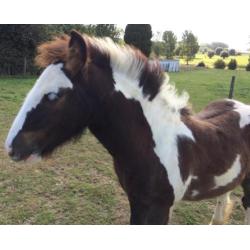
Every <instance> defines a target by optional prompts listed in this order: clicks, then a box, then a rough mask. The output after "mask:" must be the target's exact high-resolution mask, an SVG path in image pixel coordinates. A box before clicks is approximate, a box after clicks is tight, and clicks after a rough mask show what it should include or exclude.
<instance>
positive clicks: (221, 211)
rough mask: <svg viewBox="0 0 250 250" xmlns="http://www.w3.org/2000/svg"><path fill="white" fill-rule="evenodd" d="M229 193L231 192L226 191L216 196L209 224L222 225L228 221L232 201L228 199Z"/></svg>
mask: <svg viewBox="0 0 250 250" xmlns="http://www.w3.org/2000/svg"><path fill="white" fill-rule="evenodd" d="M230 193H231V192H228V193H226V194H224V195H222V196H220V197H218V198H217V204H216V208H215V211H214V215H213V218H212V221H211V223H210V224H213V225H222V224H226V223H227V222H228V220H229V217H230V215H231V212H232V209H233V202H232V201H231V199H230Z"/></svg>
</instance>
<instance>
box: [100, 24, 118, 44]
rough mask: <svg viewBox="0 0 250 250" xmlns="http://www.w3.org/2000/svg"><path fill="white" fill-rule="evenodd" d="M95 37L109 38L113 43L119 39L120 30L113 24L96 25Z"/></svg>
mask: <svg viewBox="0 0 250 250" xmlns="http://www.w3.org/2000/svg"><path fill="white" fill-rule="evenodd" d="M95 35H96V36H99V37H110V38H111V39H112V40H114V41H115V42H118V40H119V39H120V30H119V29H117V27H116V25H115V24H97V25H96V27H95Z"/></svg>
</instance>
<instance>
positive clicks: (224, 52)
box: [220, 50, 229, 59]
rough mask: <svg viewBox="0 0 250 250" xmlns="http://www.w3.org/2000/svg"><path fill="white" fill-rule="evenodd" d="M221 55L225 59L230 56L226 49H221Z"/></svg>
mask: <svg viewBox="0 0 250 250" xmlns="http://www.w3.org/2000/svg"><path fill="white" fill-rule="evenodd" d="M220 56H221V57H222V58H223V59H225V58H226V57H228V56H229V54H228V52H227V51H225V50H224V51H221V53H220Z"/></svg>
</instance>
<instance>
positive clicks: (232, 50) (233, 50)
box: [228, 49, 236, 56]
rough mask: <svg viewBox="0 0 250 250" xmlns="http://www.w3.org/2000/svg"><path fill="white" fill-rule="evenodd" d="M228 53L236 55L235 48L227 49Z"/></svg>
mask: <svg viewBox="0 0 250 250" xmlns="http://www.w3.org/2000/svg"><path fill="white" fill-rule="evenodd" d="M228 53H229V55H230V56H235V55H236V50H235V49H230V50H229V51H228Z"/></svg>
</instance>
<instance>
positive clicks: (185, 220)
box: [0, 69, 250, 224]
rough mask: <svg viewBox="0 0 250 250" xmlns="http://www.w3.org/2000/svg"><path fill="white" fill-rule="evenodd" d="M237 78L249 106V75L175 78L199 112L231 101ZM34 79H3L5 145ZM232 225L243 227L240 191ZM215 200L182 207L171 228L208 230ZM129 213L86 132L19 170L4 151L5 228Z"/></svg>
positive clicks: (0, 130)
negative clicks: (203, 226)
mask: <svg viewBox="0 0 250 250" xmlns="http://www.w3.org/2000/svg"><path fill="white" fill-rule="evenodd" d="M234 73H235V74H236V90H235V96H236V98H237V99H239V100H242V101H245V102H248V103H250V72H245V71H235V72H232V71H227V70H208V69H206V70H204V69H203V70H194V71H185V72H180V73H172V74H170V78H171V82H175V83H176V86H177V88H178V89H180V90H182V89H185V90H187V91H188V92H189V94H190V97H191V98H190V101H191V102H192V103H193V106H194V108H195V110H196V111H198V110H200V109H201V108H202V107H203V106H204V105H205V104H206V103H207V102H209V101H211V100H214V99H217V98H223V97H226V96H227V95H228V91H229V81H230V78H231V75H232V74H234ZM34 80H35V78H33V77H31V78H25V79H23V78H12V79H10V78H0V144H1V145H3V143H4V140H5V137H6V134H7V131H8V128H9V127H10V124H11V122H12V120H13V118H14V116H15V114H16V113H17V111H18V109H19V107H20V104H21V102H22V100H23V98H24V97H25V95H26V93H27V91H28V89H30V87H31V86H32V84H33V82H34ZM233 199H234V200H235V201H236V205H235V207H236V209H235V210H234V213H233V216H232V220H231V223H232V224H242V222H243V209H242V207H241V205H240V199H241V190H240V189H237V190H235V192H234V195H233ZM214 205H215V200H209V201H203V202H192V203H191V202H181V203H180V204H179V205H178V206H176V208H175V210H174V213H173V218H172V220H171V223H172V224H208V222H209V221H210V219H211V216H212V213H213V209H214ZM128 222H129V207H128V202H127V199H126V196H125V194H124V192H123V191H122V189H121V188H120V186H119V184H118V182H117V177H116V176H115V173H114V170H113V167H112V159H111V157H110V156H109V155H108V153H107V152H106V150H105V149H104V148H103V147H102V146H101V145H100V143H98V142H97V140H96V139H95V138H94V137H93V136H92V135H91V134H90V133H89V132H87V133H86V134H85V136H83V137H82V139H81V140H80V141H78V142H77V143H69V144H68V145H66V146H64V147H63V148H61V149H60V150H58V151H57V152H56V153H55V154H54V156H53V157H52V158H51V159H48V160H46V161H44V162H41V163H37V164H33V165H27V164H24V163H21V164H16V163H14V162H12V161H10V159H9V158H8V157H7V156H6V154H5V153H4V149H3V147H2V146H1V147H0V224H127V223H128Z"/></svg>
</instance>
